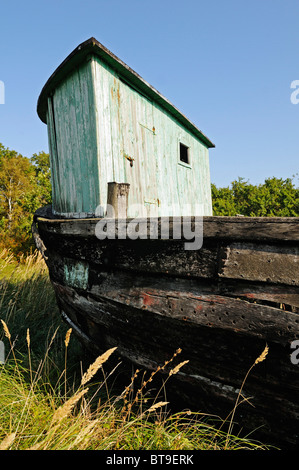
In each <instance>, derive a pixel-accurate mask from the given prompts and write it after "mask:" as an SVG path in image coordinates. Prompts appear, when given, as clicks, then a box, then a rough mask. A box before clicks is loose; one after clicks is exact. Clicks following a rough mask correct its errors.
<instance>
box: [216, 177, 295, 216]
mask: <svg viewBox="0 0 299 470" xmlns="http://www.w3.org/2000/svg"><path fill="white" fill-rule="evenodd" d="M212 200H213V211H214V215H218V216H219V215H221V216H235V215H244V216H248V217H298V216H299V188H296V187H295V184H294V182H293V179H291V178H287V179H285V180H283V179H282V178H275V177H272V178H267V179H266V180H265V182H264V183H263V184H259V185H257V186H255V185H252V184H250V183H249V181H246V180H245V179H244V178H238V180H235V181H233V182H232V183H231V188H229V187H225V188H217V187H216V186H215V185H214V184H212Z"/></svg>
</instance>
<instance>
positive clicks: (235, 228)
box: [38, 179, 299, 243]
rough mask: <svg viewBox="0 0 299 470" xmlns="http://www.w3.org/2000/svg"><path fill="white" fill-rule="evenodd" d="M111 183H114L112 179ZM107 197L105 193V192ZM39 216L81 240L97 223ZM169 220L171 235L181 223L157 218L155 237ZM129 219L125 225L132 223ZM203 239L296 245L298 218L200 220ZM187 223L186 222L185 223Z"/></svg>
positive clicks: (50, 227)
mask: <svg viewBox="0 0 299 470" xmlns="http://www.w3.org/2000/svg"><path fill="white" fill-rule="evenodd" d="M111 181H113V180H112V179H111ZM106 197H107V192H106ZM38 217H39V218H40V219H43V220H42V223H43V224H45V226H47V230H49V231H53V232H54V231H55V232H56V233H61V234H64V235H73V234H78V235H80V234H81V236H82V237H86V236H88V237H90V236H94V235H95V226H96V224H97V222H98V221H99V220H100V219H98V218H90V219H82V220H81V219H79V220H73V219H59V218H55V216H54V217H53V214H52V215H51V214H50V213H49V211H48V212H46V210H44V212H43V211H42V210H41V211H39V213H38ZM168 219H169V227H170V234H171V233H172V232H173V226H174V224H175V222H176V221H179V220H183V219H182V218H180V217H169V218H168V217H159V218H158V236H159V237H161V228H162V227H161V225H162V222H163V221H167V220H168ZM131 220H132V219H128V220H127V222H126V225H128V224H129V223H130V222H131ZM190 220H191V225H190V230H191V231H194V230H195V222H196V221H195V218H194V217H191V219H190ZM202 221H203V239H204V240H206V239H210V238H212V239H217V240H219V241H225V242H229V241H230V240H233V241H234V242H235V241H249V242H252V241H267V242H271V243H272V242H276V241H277V242H282V243H284V242H288V241H290V242H297V241H299V218H298V217H290V218H283V217H282V218H279V217H278V218H276V217H274V218H272V217H269V218H267V217H264V218H255V217H253V218H250V217H203V218H202ZM142 223H144V224H147V227H148V229H147V230H148V233H149V230H150V220H149V219H144V221H143V222H142ZM188 223H189V222H188ZM117 233H118V224H117V223H116V237H117Z"/></svg>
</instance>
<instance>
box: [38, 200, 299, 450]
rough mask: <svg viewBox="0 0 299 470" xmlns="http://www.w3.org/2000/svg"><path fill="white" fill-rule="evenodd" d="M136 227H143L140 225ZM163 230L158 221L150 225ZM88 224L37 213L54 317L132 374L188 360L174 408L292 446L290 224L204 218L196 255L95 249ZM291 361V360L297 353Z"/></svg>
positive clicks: (113, 243) (142, 243) (297, 413)
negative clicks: (111, 352)
mask: <svg viewBox="0 0 299 470" xmlns="http://www.w3.org/2000/svg"><path fill="white" fill-rule="evenodd" d="M145 223H146V221H145ZM160 223H161V221H159V224H160ZM96 224H97V219H88V220H87V219H85V220H84V219H83V220H82V219H81V220H72V219H71V220H69V219H68V220H63V219H55V218H54V216H53V215H52V213H51V211H50V210H49V209H43V210H40V211H38V212H37V213H36V215H35V220H34V224H33V225H34V234H35V238H36V244H37V246H38V247H39V249H41V250H42V251H43V253H44V256H45V259H46V262H47V265H48V268H49V273H50V278H51V281H52V284H53V287H54V290H55V293H56V297H57V302H58V305H59V308H60V311H61V313H62V317H63V318H64V320H65V321H67V322H68V323H69V324H70V325H71V326H72V327H73V328H74V331H75V332H77V334H78V336H79V338H80V339H81V341H82V342H83V343H84V344H85V345H86V346H87V347H88V348H89V349H90V350H91V351H92V352H93V353H99V352H102V351H103V350H105V349H108V348H110V347H115V346H116V347H117V351H118V354H119V355H120V356H122V357H123V358H125V359H126V360H129V361H131V362H133V363H134V364H135V365H136V366H137V367H144V368H146V369H148V370H156V369H157V367H158V366H161V365H163V364H164V362H165V361H167V360H169V359H170V358H171V357H172V356H173V354H174V353H175V352H176V351H178V350H179V351H181V352H180V353H179V354H177V355H176V357H175V358H174V359H173V360H172V362H171V363H170V364H169V367H168V368H167V367H166V368H165V369H163V370H162V371H161V374H162V375H163V374H164V376H165V378H167V377H168V374H169V370H170V369H171V367H174V366H175V365H176V364H178V363H180V362H183V361H188V362H187V363H186V364H185V365H184V366H183V367H182V368H181V369H180V370H179V372H178V373H177V374H175V375H174V376H171V377H170V378H169V379H167V387H169V390H170V393H171V394H172V393H173V394H174V395H176V396H179V397H180V401H181V404H182V406H188V407H190V408H191V409H196V410H197V411H202V412H209V413H213V414H218V415H220V416H222V417H225V416H227V414H228V413H229V412H231V411H232V409H233V407H234V405H235V403H236V400H237V399H238V396H239V392H240V389H241V387H242V383H243V380H244V378H245V376H246V373H247V371H248V370H249V369H250V367H251V366H252V365H253V364H254V362H255V360H256V359H257V358H258V357H259V355H260V354H261V353H262V351H263V350H264V349H265V347H266V345H267V346H268V347H269V352H268V355H267V357H266V359H265V360H264V361H263V362H261V363H258V364H256V365H254V366H253V368H252V369H251V371H250V374H249V375H248V377H247V379H246V381H245V384H244V386H243V388H242V397H245V398H247V399H248V401H247V402H246V401H245V402H244V403H241V404H240V405H239V406H238V407H237V410H236V414H235V420H236V422H237V423H238V425H239V426H240V427H241V428H244V430H246V431H255V430H257V428H259V429H258V432H256V433H254V434H253V437H255V436H258V437H260V436H261V437H262V438H263V439H264V440H266V441H269V442H274V443H278V445H279V446H280V447H282V448H284V447H287V448H289V447H290V448H291V447H294V446H295V447H296V446H297V445H298V444H299V427H298V426H299V364H298V365H297V364H296V361H294V360H292V357H293V358H295V359H296V357H295V355H294V354H293V356H292V352H293V353H294V352H295V351H294V350H293V349H292V346H294V344H296V343H294V341H297V340H298V339H299V316H298V312H299V271H298V269H299V230H298V228H299V221H298V220H297V219H249V218H241V217H237V218H222V217H204V218H203V245H202V247H201V248H200V249H199V250H186V249H185V245H184V243H185V242H186V240H184V239H174V238H171V237H170V238H169V239H149V238H147V239H142V240H140V239H137V240H131V239H128V238H126V239H119V238H117V237H116V238H115V239H105V240H99V239H98V238H97V237H96V235H95V233H96V230H95V227H96ZM298 357H299V354H298Z"/></svg>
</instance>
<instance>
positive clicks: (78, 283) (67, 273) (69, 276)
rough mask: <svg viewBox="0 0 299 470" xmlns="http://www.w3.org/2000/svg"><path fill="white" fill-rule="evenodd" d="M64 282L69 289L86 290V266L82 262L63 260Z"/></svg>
mask: <svg viewBox="0 0 299 470" xmlns="http://www.w3.org/2000/svg"><path fill="white" fill-rule="evenodd" d="M64 282H65V283H66V285H68V286H71V287H77V288H80V289H86V288H87V285H88V265H87V264H86V265H85V264H84V263H82V262H74V261H72V260H65V265H64Z"/></svg>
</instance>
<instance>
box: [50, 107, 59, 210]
mask: <svg viewBox="0 0 299 470" xmlns="http://www.w3.org/2000/svg"><path fill="white" fill-rule="evenodd" d="M47 129H48V141H49V150H50V166H51V185H52V201H53V202H52V205H53V210H54V211H56V212H61V205H60V196H59V195H60V187H59V179H58V175H59V162H58V159H57V149H56V135H55V125H54V119H53V109H52V100H51V98H48V111H47Z"/></svg>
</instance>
